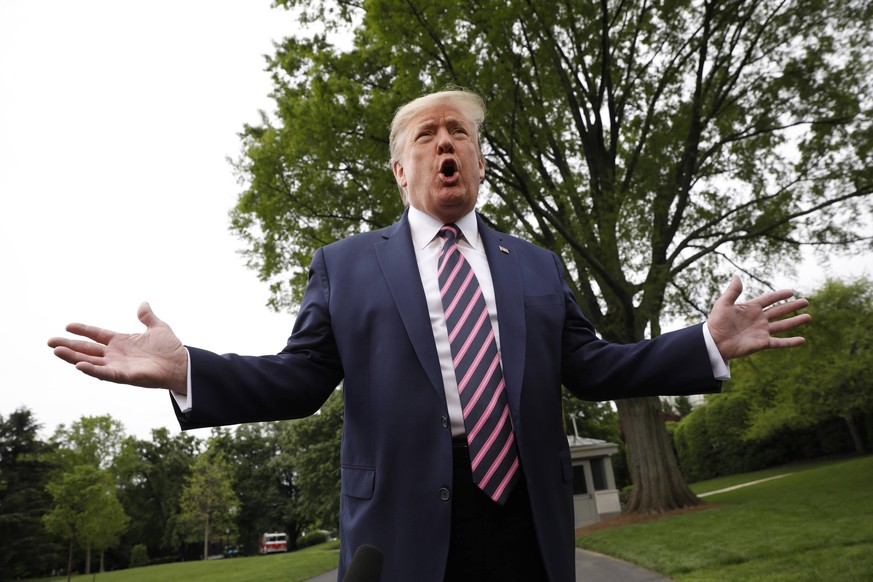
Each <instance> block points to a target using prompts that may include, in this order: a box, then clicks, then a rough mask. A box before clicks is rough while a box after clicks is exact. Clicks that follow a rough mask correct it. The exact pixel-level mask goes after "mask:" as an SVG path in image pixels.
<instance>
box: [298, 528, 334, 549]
mask: <svg viewBox="0 0 873 582" xmlns="http://www.w3.org/2000/svg"><path fill="white" fill-rule="evenodd" d="M327 540H328V535H327V532H325V531H314V532H310V533H308V534H305V535H302V536H300V537H299V538H297V547H298V548H299V549H303V548H307V547H309V546H317V545H318V544H323V543H325V542H326V541H327Z"/></svg>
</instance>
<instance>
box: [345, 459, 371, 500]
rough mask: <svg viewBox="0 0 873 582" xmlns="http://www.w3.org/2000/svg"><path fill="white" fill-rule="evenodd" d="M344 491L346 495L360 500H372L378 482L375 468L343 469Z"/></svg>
mask: <svg viewBox="0 0 873 582" xmlns="http://www.w3.org/2000/svg"><path fill="white" fill-rule="evenodd" d="M342 480H343V481H342V482H343V485H342V489H343V493H344V494H345V495H348V496H349V497H356V498H358V499H372V498H373V485H374V484H375V482H376V468H375V467H346V466H343V467H342Z"/></svg>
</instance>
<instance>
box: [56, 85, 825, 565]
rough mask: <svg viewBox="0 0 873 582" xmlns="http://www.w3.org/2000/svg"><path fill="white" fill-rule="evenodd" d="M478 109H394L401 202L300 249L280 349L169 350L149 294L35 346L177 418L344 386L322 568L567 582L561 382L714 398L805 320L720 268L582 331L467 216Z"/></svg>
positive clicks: (528, 254) (214, 419)
mask: <svg viewBox="0 0 873 582" xmlns="http://www.w3.org/2000/svg"><path fill="white" fill-rule="evenodd" d="M483 118H484V105H483V104H482V101H481V99H479V98H478V97H477V96H476V95H474V94H471V93H468V92H464V91H447V92H440V93H434V94H431V95H427V96H425V97H422V98H420V99H417V100H415V101H413V102H411V103H410V104H407V105H406V106H404V107H403V108H401V109H400V110H399V111H398V112H397V114H396V116H395V119H394V122H393V123H392V128H391V140H390V147H391V159H392V168H393V172H394V175H395V177H396V179H397V184H398V187H399V189H400V191H401V195H402V196H403V197H404V200H405V201H406V203H407V204H408V206H409V208H408V210H407V211H406V212H405V213H404V215H403V217H402V218H401V219H400V221H399V222H397V223H396V224H394V225H392V226H390V227H388V228H385V229H382V230H379V231H376V232H370V233H365V234H361V235H358V236H354V237H351V238H348V239H345V240H341V241H338V242H336V243H334V244H331V245H328V246H326V247H324V248H322V249H320V250H319V251H318V252H316V254H315V256H314V258H313V261H312V266H311V269H310V277H309V284H308V287H307V289H306V293H305V295H304V298H303V302H302V304H301V307H300V312H299V315H298V317H297V320H296V322H295V325H294V331H293V333H292V335H291V337H290V338H289V339H288V342H287V345H286V347H285V349H284V350H282V352H281V353H279V354H277V355H275V356H262V357H247V356H238V355H233V354H230V355H217V354H214V353H211V352H208V351H205V350H200V349H197V348H193V347H187V348H186V347H185V346H183V345H182V343H181V342H180V341H179V339H178V338H177V337H176V336H175V335H174V334H173V332H172V331H171V330H170V328H169V327H168V326H167V325H166V324H165V323H164V322H163V321H161V320H160V319H158V318H157V317H156V316H155V315H154V313H152V311H151V309H150V308H149V306H148V305H147V304H143V305H141V306H140V308H139V311H138V316H139V318H140V320H141V321H142V322H143V323H144V324H145V325H146V328H147V329H146V331H145V333H143V334H132V335H130V334H120V333H115V332H111V331H108V330H104V329H100V328H95V327H91V326H86V325H82V324H71V325H69V326H68V327H67V330H68V331H70V332H72V333H74V334H78V335H81V336H84V337H86V338H89V339H90V340H93V341H82V340H70V339H64V338H52V339H51V340H50V341H49V345H50V346H52V347H54V348H55V354H56V355H57V356H58V357H60V358H62V359H64V360H66V361H68V362H70V363H73V364H75V365H76V367H77V368H78V369H79V370H81V371H82V372H84V373H86V374H89V375H91V376H94V377H96V378H100V379H102V380H109V381H113V382H121V383H127V384H133V385H137V386H144V387H156V388H166V389H169V390H170V391H171V392H172V393H173V405H174V406H175V407H176V411H177V414H178V417H179V420H180V423H181V425H182V427H183V428H194V427H203V426H215V425H223V424H235V423H240V422H254V421H266V420H276V419H287V418H298V417H302V416H306V415H309V414H312V413H314V412H315V411H316V410H318V408H319V407H320V406H321V405H322V403H323V402H324V401H325V399H326V398H327V397H328V396H329V395H330V393H331V392H332V391H333V390H334V389H335V388H336V386H337V385H338V384H339V383H340V381H343V382H344V389H343V394H344V398H345V416H344V434H343V443H342V451H341V462H342V499H341V510H340V521H341V523H340V537H341V540H342V542H341V544H342V549H341V556H340V577H342V576H343V573H344V571H345V569H346V568H347V566H348V564H349V561H350V560H351V558H352V553H353V552H354V550H355V549H356V548H358V547H359V546H361V545H362V544H369V545H372V546H376V547H377V548H380V550H381V551H382V553H383V554H384V560H385V561H384V571H383V575H382V579H383V580H416V581H429V580H432V581H435V582H437V581H441V580H468V579H469V580H474V579H475V580H553V581H569V580H573V579H574V577H575V575H574V557H573V550H574V545H573V511H572V484H571V473H572V472H571V464H570V453H569V449H568V443H567V438H566V435H565V434H564V432H563V428H562V424H561V421H560V418H561V394H560V387H561V385H562V384H563V385H564V386H567V388H569V389H570V390H571V391H572V392H573V393H574V394H575V395H577V396H578V397H580V398H585V399H591V400H612V399H617V398H627V397H636V396H648V395H654V393H655V392H654V391H655V390H657V391H658V393H661V394H691V393H703V392H713V391H717V390H718V389H719V388H720V384H721V383H720V379H721V378H723V377H724V376H725V375H726V373H727V372H726V362H727V361H728V360H730V359H732V358H735V357H740V356H743V355H747V354H750V353H753V352H756V351H759V350H762V349H767V348H773V347H792V346H796V345H800V344H801V343H802V342H803V339H802V338H799V337H792V338H775V337H773V335H772V334H774V333H779V332H784V331H788V330H791V329H793V328H795V327H796V326H798V325H801V324H803V323H806V321H808V316H807V315H794V316H792V317H789V318H785V319H783V317H784V316H786V315H789V314H791V313H792V312H794V311H796V310H798V309H800V308H803V307H805V306H806V301H805V300H802V299H795V300H792V301H786V300H788V299H789V298H790V297H791V292H790V291H777V292H773V293H768V294H765V295H762V296H760V297H757V298H755V299H752V300H751V301H749V302H747V303H744V304H736V303H735V302H736V299H737V298H738V297H739V294H740V292H741V290H742V285H741V283H740V281H739V279H738V278H734V279H733V280H732V281H731V283H730V285H729V287H728V289H727V291H726V292H725V294H724V295H723V296H722V297H721V298H720V299H719V300H718V301H717V302H716V304H715V306H714V307H713V310H712V312H711V314H710V318H709V319H708V321H707V322H706V323H705V324H701V325H697V326H693V327H690V328H687V329H684V330H680V331H677V332H672V333H667V334H664V335H662V336H660V337H658V338H655V339H653V340H647V341H643V342H640V343H637V344H631V345H617V344H610V343H608V342H604V341H602V340H600V339H598V338H597V336H596V335H595V333H594V330H593V328H592V326H591V325H590V324H589V322H588V321H587V320H586V319H585V318H584V317H583V316H582V314H581V312H580V310H579V307H578V306H577V304H576V302H575V300H574V298H573V296H572V294H571V292H570V290H569V288H568V286H567V284H566V283H565V281H564V274H563V271H562V267H561V263H560V261H559V259H558V258H557V257H556V256H555V255H554V254H552V253H550V252H548V251H545V250H543V249H541V248H538V247H536V246H534V245H531V244H530V243H527V242H525V241H522V240H519V239H517V238H515V237H512V236H508V235H505V234H501V233H498V232H494V231H493V230H491V229H489V228H488V227H487V226H485V224H484V223H483V221H482V220H481V218H479V217H478V216H477V215H476V213H475V210H474V209H475V205H476V200H477V196H478V192H479V184H480V182H481V181H482V179H483V178H484V175H485V160H484V158H483V156H482V154H481V151H480V149H479V141H478V135H479V128H480V125H481V122H482V120H483ZM445 224H450V225H451V228H452V229H453V230H454V231H459V232H460V236H459V241H458V243H457V244H458V251H459V252H460V253H461V254H462V255H463V259H464V260H465V261H466V262H467V264H468V265H469V266H470V268H471V270H472V272H473V273H474V276H475V280H476V281H477V282H478V285H479V287H480V288H481V296H482V297H483V298H484V304H485V306H487V316H483V318H484V319H485V320H487V321H486V323H484V325H487V323H488V322H490V324H491V326H492V329H493V334H489V335H488V337H489V341H490V342H493V343H494V345H495V346H496V347H497V348H498V352H499V370H500V371H502V381H501V382H500V391H501V392H502V396H500V397H499V398H504V399H505V400H503V401H501V402H505V405H503V406H505V410H506V417H505V418H506V419H508V421H509V424H510V425H511V437H510V438H511V441H512V442H511V443H510V444H507V445H506V449H505V450H510V449H511V450H513V451H516V452H515V453H513V454H514V455H517V462H516V464H515V465H513V468H514V469H515V470H516V473H514V474H513V475H514V480H513V481H510V479H509V477H507V483H514V485H512V486H511V488H510V489H509V491H510V493H508V497H507V499H505V500H500V501H499V502H495V501H494V499H493V498H491V497H489V496H488V495H486V494H485V493H484V492H483V491H482V490H480V488H479V487H478V486H477V485H476V484H475V483H474V479H473V477H472V476H471V469H470V456H471V453H470V449H469V448H468V443H467V437H468V436H469V435H468V433H469V432H470V430H469V427H468V426H465V415H466V408H465V406H466V405H464V404H462V402H461V398H460V397H459V395H458V385H459V379H458V378H457V377H456V374H455V372H456V368H455V365H456V361H455V360H457V357H453V354H454V352H453V349H454V347H453V346H452V345H451V342H452V341H453V340H451V339H450V337H449V336H450V331H449V329H448V327H447V323H446V317H445V315H444V306H443V304H442V299H441V295H443V294H444V291H442V290H441V289H442V282H441V280H440V278H439V275H438V272H437V271H438V266H437V265H438V261H440V254H441V252H443V247H444V244H445V243H444V240H443V238H441V235H438V233H440V231H441V229H442V228H443V226H444V225H445ZM477 293H478V289H477ZM483 313H484V311H483ZM452 335H454V334H452ZM497 398H498V396H495V401H497ZM469 446H470V447H472V446H473V445H472V440H471V441H470V444H469Z"/></svg>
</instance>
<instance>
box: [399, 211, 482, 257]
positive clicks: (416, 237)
mask: <svg viewBox="0 0 873 582" xmlns="http://www.w3.org/2000/svg"><path fill="white" fill-rule="evenodd" d="M443 224H444V223H442V222H440V221H439V220H437V219H436V218H434V217H433V216H431V215H429V214H426V213H424V212H422V211H421V210H419V209H418V208H416V207H415V206H410V207H409V229H410V230H411V231H412V243H413V244H414V245H415V248H416V249H418V250H421V249H423V248H424V247H426V246H427V245H429V244H430V243H431V241H433V239H434V238H435V237H436V235H437V232H439V230H440V229H441V228H442V226H443ZM455 224H457V225H458V228H460V229H461V232H462V233H464V240H465V241H467V244H469V245H470V246H471V247H472V248H473V249H478V248H479V221H478V220H476V212H475V211H474V210H471V211H470V212H468V213H467V214H465V215H464V216H463V217H461V219H460V220H458V221H457V222H455Z"/></svg>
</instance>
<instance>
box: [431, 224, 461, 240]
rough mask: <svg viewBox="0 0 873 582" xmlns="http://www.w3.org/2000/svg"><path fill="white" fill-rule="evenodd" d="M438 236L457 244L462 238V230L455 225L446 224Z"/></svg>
mask: <svg viewBox="0 0 873 582" xmlns="http://www.w3.org/2000/svg"><path fill="white" fill-rule="evenodd" d="M437 234H438V235H439V236H441V237H442V238H444V239H446V241H448V242H456V241H457V240H458V239H459V238H461V229H460V228H458V225H457V224H454V223H449V224H444V225H443V226H442V228H440V230H439V232H438V233H437Z"/></svg>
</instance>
